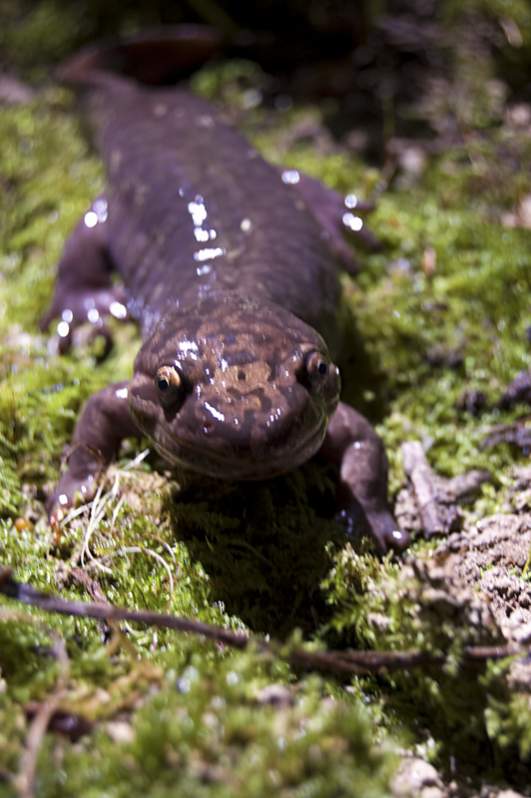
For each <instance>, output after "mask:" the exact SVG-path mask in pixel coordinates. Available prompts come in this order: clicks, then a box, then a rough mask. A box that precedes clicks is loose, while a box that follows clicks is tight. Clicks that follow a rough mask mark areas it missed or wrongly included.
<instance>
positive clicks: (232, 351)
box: [42, 29, 408, 550]
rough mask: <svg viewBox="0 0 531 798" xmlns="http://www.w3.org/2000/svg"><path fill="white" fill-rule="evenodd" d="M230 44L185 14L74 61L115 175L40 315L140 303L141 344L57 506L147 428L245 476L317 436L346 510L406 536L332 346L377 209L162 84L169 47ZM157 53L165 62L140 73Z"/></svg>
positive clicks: (268, 473)
mask: <svg viewBox="0 0 531 798" xmlns="http://www.w3.org/2000/svg"><path fill="white" fill-rule="evenodd" d="M218 44H219V42H218V41H217V38H216V36H215V35H213V34H212V33H211V32H209V31H203V30H199V29H193V30H190V29H178V30H171V31H169V32H167V33H165V34H164V35H163V36H162V37H160V36H159V37H158V40H157V38H156V37H155V39H154V38H153V37H150V36H143V37H142V36H140V37H137V38H136V39H133V40H131V41H130V42H126V43H121V44H118V45H115V46H109V47H95V48H88V49H86V50H84V51H82V52H81V53H79V54H77V55H76V56H74V57H73V58H71V59H70V61H69V62H68V63H67V64H66V66H64V67H63V70H62V77H63V79H65V80H66V81H67V82H68V83H70V84H73V85H75V86H76V87H77V88H79V89H80V90H81V91H82V93H83V95H84V97H85V99H86V100H87V103H88V107H89V116H90V120H91V122H92V126H93V128H94V131H95V139H96V144H97V148H98V150H99V152H100V154H101V156H102V158H103V161H104V164H105V168H106V175H107V182H106V185H107V188H106V191H105V193H104V194H102V195H101V196H99V197H97V198H96V199H95V200H94V202H93V203H92V204H91V206H90V208H88V210H87V211H86V213H85V214H84V215H83V218H82V219H81V220H80V222H79V224H78V225H77V227H76V228H75V229H74V231H73V233H72V234H71V236H70V238H69V239H68V241H67V242H66V245H65V248H64V252H63V255H62V257H61V259H60V262H59V264H58V275H57V281H56V287H55V293H54V297H53V300H52V303H51V306H50V309H49V311H48V313H47V314H46V316H45V317H44V319H43V320H42V324H43V327H44V328H47V327H48V326H49V325H50V323H51V322H52V320H54V319H55V320H57V322H56V333H57V334H58V336H59V339H60V341H61V342H62V349H63V350H66V349H67V348H68V347H69V346H70V344H71V341H72V333H73V332H74V330H75V329H76V327H77V326H78V325H80V324H83V323H87V322H88V323H92V324H93V325H94V327H95V329H97V330H98V331H100V332H103V333H105V335H107V336H109V332H108V329H107V327H106V325H105V317H106V316H108V315H111V316H115V317H116V318H125V317H131V318H133V319H135V320H136V321H137V322H138V323H139V325H140V328H141V331H142V340H143V343H142V346H141V348H140V351H139V352H138V355H137V357H136V359H135V363H134V372H133V376H132V378H131V379H130V380H129V381H126V382H121V383H117V384H113V385H110V386H108V387H106V388H104V389H103V390H102V391H100V392H98V393H96V394H95V395H94V396H92V397H91V398H90V399H89V400H88V402H87V403H86V404H85V406H84V408H83V409H82V412H81V415H80V417H79V420H78V422H77V425H76V427H75V431H74V434H73V440H72V444H71V446H70V449H69V454H68V457H67V461H66V469H65V470H64V472H63V474H62V476H61V477H60V479H59V482H58V484H57V486H56V488H55V490H54V491H53V493H52V494H51V495H50V497H49V499H48V503H47V507H48V513H49V516H50V518H51V520H52V521H54V522H57V521H58V520H60V519H61V518H62V517H63V516H64V513H65V512H66V510H67V509H68V508H69V507H70V506H71V505H72V504H73V503H74V501H75V500H76V499H77V498H79V497H81V499H82V500H84V501H88V500H89V499H90V497H91V496H93V495H94V491H95V486H96V483H97V479H98V476H99V475H100V474H101V473H102V472H103V471H104V469H105V468H106V466H107V465H108V464H109V463H110V462H111V461H112V459H113V458H115V457H116V455H117V452H118V450H119V447H120V444H121V441H122V440H123V439H124V438H125V437H128V436H134V435H136V436H138V435H144V436H147V438H148V439H149V441H150V442H151V443H152V445H153V446H154V448H155V449H156V450H157V451H158V452H159V453H160V454H161V455H162V457H163V458H164V459H165V460H166V461H167V462H169V463H170V464H172V465H176V466H179V467H183V468H185V469H189V470H192V471H195V472H197V473H198V474H204V475H208V476H210V477H216V478H220V479H229V480H256V479H268V478H270V477H273V476H275V475H277V474H282V473H284V472H286V471H289V470H290V469H293V468H296V467H297V466H299V465H301V464H302V463H304V462H305V461H306V460H308V459H309V458H311V457H313V456H314V455H315V454H317V453H319V454H320V455H321V456H322V457H324V458H326V459H327V460H328V461H330V462H333V463H335V464H336V465H337V467H338V471H339V483H338V512H339V513H340V514H341V515H342V516H343V518H344V519H345V520H346V522H347V523H348V521H349V519H353V518H354V519H358V520H359V517H360V511H361V515H362V516H363V517H364V519H365V521H366V522H367V526H368V528H369V530H370V531H371V532H372V534H373V536H374V538H375V539H376V541H377V543H378V545H379V547H380V548H381V549H382V550H386V549H387V548H389V547H394V548H402V547H403V546H405V545H406V544H407V542H408V541H407V536H406V534H405V533H404V532H402V531H401V530H400V529H399V528H398V526H397V524H396V522H395V520H394V518H393V515H392V513H391V510H390V507H389V503H388V498H387V461H386V455H385V451H384V447H383V445H382V442H381V440H380V438H379V437H378V435H377V434H376V432H375V431H374V429H373V428H372V427H371V425H370V424H369V422H368V421H367V420H366V419H365V418H364V417H363V416H362V415H360V414H359V413H358V412H357V411H356V410H355V409H354V408H352V407H349V406H348V405H346V404H344V403H342V402H340V401H339V394H340V376H339V370H338V367H337V366H336V365H335V363H334V362H333V360H332V355H331V350H332V351H334V348H335V346H336V345H337V342H336V338H337V324H336V316H337V306H338V301H339V295H340V286H339V274H340V271H341V269H342V268H344V267H345V265H347V266H348V259H349V257H350V248H349V246H348V245H347V243H346V241H345V239H344V237H343V232H344V230H342V228H344V226H345V224H346V225H347V226H350V227H351V228H355V227H357V226H360V223H361V220H360V219H359V217H357V216H355V215H354V214H353V213H352V212H350V211H349V209H348V207H347V208H346V207H345V204H344V198H343V197H341V196H340V195H339V194H337V193H336V192H335V191H333V190H331V189H330V188H328V187H325V186H324V185H322V184H321V183H319V182H318V181H316V180H313V179H312V178H309V177H307V176H305V175H303V174H301V173H300V172H298V171H297V170H290V169H285V170H279V169H278V168H277V167H275V166H273V165H271V164H269V163H267V162H266V161H265V160H264V159H263V158H262V157H261V156H260V155H259V153H258V152H257V151H256V149H254V147H252V146H251V145H250V143H249V142H248V141H247V140H246V139H245V137H244V136H243V135H242V134H241V133H240V132H238V130H236V129H235V128H234V127H233V126H232V125H231V124H230V123H229V122H228V121H227V119H226V118H225V115H224V113H223V110H220V109H218V108H217V107H215V106H214V105H212V104H210V103H209V102H207V101H205V100H204V99H201V98H200V97H197V96H194V95H193V94H191V93H189V92H188V91H187V90H186V89H185V88H183V86H182V84H177V86H172V87H166V86H160V85H152V84H153V83H156V82H157V79H158V77H159V76H158V75H157V70H158V71H159V72H160V68H161V67H160V65H161V63H162V64H163V65H165V66H167V65H168V64H171V65H172V66H177V67H178V68H182V67H183V66H184V67H186V68H187V69H190V68H193V67H194V66H195V65H196V64H197V63H201V62H202V61H204V60H205V59H206V58H207V57H208V56H209V55H210V54H211V53H212V52H215V51H216V50H217V48H218ZM153 52H155V53H158V54H159V58H158V60H156V59H155V61H151V62H150V59H147V62H148V63H154V64H155V66H154V73H153V74H151V73H150V74H148V76H147V77H146V75H145V74H144V75H142V78H143V82H140V81H139V80H136V79H135V78H137V77H139V75H138V69H137V66H138V64H141V63H145V62H146V55H148V56H150V57H151V54H152V53H153ZM173 61H175V64H174V63H173ZM148 72H149V70H148ZM150 81H151V84H150ZM354 204H355V200H354V198H353V197H351V198H350V201H349V202H348V203H347V205H350V206H352V205H354ZM116 274H117V275H119V277H120V278H121V283H120V284H117V282H116V280H115V275H116Z"/></svg>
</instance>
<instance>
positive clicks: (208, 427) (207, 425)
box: [203, 421, 214, 433]
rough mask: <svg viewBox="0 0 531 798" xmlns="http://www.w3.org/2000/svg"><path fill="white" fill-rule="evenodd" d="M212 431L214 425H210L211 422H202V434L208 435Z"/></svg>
mask: <svg viewBox="0 0 531 798" xmlns="http://www.w3.org/2000/svg"><path fill="white" fill-rule="evenodd" d="M213 429H214V424H213V423H212V421H204V422H203V432H206V433H209V432H212V430H213Z"/></svg>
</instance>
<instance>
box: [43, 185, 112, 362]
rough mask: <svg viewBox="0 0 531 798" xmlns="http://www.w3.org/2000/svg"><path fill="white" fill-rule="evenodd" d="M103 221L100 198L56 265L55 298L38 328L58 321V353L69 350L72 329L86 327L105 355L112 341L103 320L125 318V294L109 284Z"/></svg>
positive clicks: (104, 209)
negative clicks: (102, 344) (103, 347)
mask: <svg viewBox="0 0 531 798" xmlns="http://www.w3.org/2000/svg"><path fill="white" fill-rule="evenodd" d="M106 220H107V200H106V199H105V197H104V196H101V197H98V198H97V199H96V200H95V201H94V202H93V203H92V205H91V207H90V209H89V210H88V211H87V212H86V213H85V214H84V216H83V218H82V219H81V220H80V221H79V223H78V224H77V226H76V227H75V229H74V231H73V233H72V234H71V236H70V237H69V239H68V240H67V242H66V245H65V248H64V251H63V254H62V257H61V259H60V261H59V265H58V269H57V281H56V285H55V292H54V296H53V299H52V302H51V305H50V308H49V309H48V311H47V313H46V314H45V315H44V316H43V318H42V319H41V322H40V326H41V329H42V330H46V329H48V327H49V325H50V323H51V322H52V320H53V319H58V323H57V328H56V331H57V335H58V338H59V349H60V351H61V352H66V351H67V350H68V349H69V348H70V346H71V344H72V335H73V333H74V331H75V329H76V328H77V327H79V326H80V325H82V324H87V323H88V324H91V325H92V328H93V333H92V335H93V336H98V335H99V336H102V337H103V338H104V340H105V344H106V350H107V351H108V350H109V349H110V347H111V345H112V337H111V334H110V332H109V330H108V328H107V327H106V325H105V323H104V318H105V317H106V316H109V315H112V316H114V317H115V318H118V319H125V318H126V316H127V309H126V306H125V302H124V291H123V289H122V288H121V287H120V286H115V285H113V282H112V273H113V264H112V260H111V257H110V255H109V250H108V247H107V240H106V224H105V222H106Z"/></svg>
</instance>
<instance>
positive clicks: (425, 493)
mask: <svg viewBox="0 0 531 798" xmlns="http://www.w3.org/2000/svg"><path fill="white" fill-rule="evenodd" d="M402 458H403V462H404V470H405V472H406V474H407V476H408V479H409V481H410V483H411V488H412V490H413V493H414V496H415V499H416V503H417V507H418V511H419V515H420V520H421V524H422V527H423V529H424V535H425V536H426V537H427V538H431V537H433V536H434V535H447V534H448V533H449V532H453V531H454V530H456V529H457V528H458V527H459V525H460V522H461V514H460V511H459V508H458V507H457V502H459V501H463V500H466V499H468V498H469V497H470V496H473V495H474V494H476V493H478V491H479V490H480V488H481V486H482V485H483V483H485V482H489V481H490V480H491V476H490V474H489V473H488V471H478V470H475V471H468V472H466V473H465V474H459V476H457V477H453V479H446V478H445V477H442V476H440V475H439V474H437V473H435V471H434V470H433V469H432V468H431V466H430V464H429V463H428V460H427V458H426V455H425V454H424V449H423V447H422V444H421V443H420V441H406V442H405V443H403V444H402Z"/></svg>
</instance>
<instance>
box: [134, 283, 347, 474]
mask: <svg viewBox="0 0 531 798" xmlns="http://www.w3.org/2000/svg"><path fill="white" fill-rule="evenodd" d="M338 396H339V372H338V369H337V367H336V366H335V365H334V364H333V363H331V362H330V357H329V354H328V351H327V348H326V345H325V343H324V341H323V340H322V338H321V337H320V336H319V335H318V334H317V333H316V332H315V331H314V330H313V329H312V328H311V327H309V326H308V325H306V324H305V323H304V322H302V321H301V320H300V319H298V318H297V317H296V316H293V315H292V314H291V313H289V312H288V311H286V310H284V309H282V308H280V307H278V306H276V305H272V304H268V303H263V302H260V304H258V303H254V302H253V301H250V300H246V299H244V298H241V297H238V296H235V295H231V294H221V295H218V296H210V297H207V298H206V299H204V300H202V301H200V302H199V303H198V304H197V305H195V306H194V307H192V308H189V309H179V308H177V309H174V310H170V311H168V312H167V313H165V314H164V315H163V316H162V318H161V320H160V321H159V323H158V325H157V326H156V328H155V330H154V332H153V334H152V335H151V337H150V338H149V339H148V340H147V341H146V342H145V344H144V345H143V347H142V349H141V350H140V352H139V354H138V356H137V359H136V362H135V375H134V378H133V380H132V383H131V388H130V391H129V401H130V408H131V412H132V414H133V416H134V418H135V420H136V422H137V424H138V426H139V427H140V429H141V430H142V432H144V434H146V435H147V436H148V437H149V438H150V439H151V440H152V441H153V444H154V446H155V448H156V449H157V450H158V451H159V452H160V454H161V455H162V456H163V457H164V458H165V459H166V460H168V461H169V462H171V463H174V464H179V465H181V466H184V467H186V468H190V469H193V470H195V471H199V472H200V473H203V474H206V475H209V476H214V477H221V478H225V479H235V480H238V479H264V478H268V477H272V476H274V475H275V474H279V473H282V472H284V471H288V470H290V469H292V468H294V467H296V466H298V465H300V464H301V463H303V462H304V461H306V460H307V459H309V458H310V457H311V456H312V455H313V454H315V452H316V451H317V449H318V448H319V447H320V445H321V443H322V440H323V437H324V435H325V431H326V425H327V421H328V418H329V416H330V414H331V413H332V412H333V410H334V409H335V407H336V405H337V401H338Z"/></svg>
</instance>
